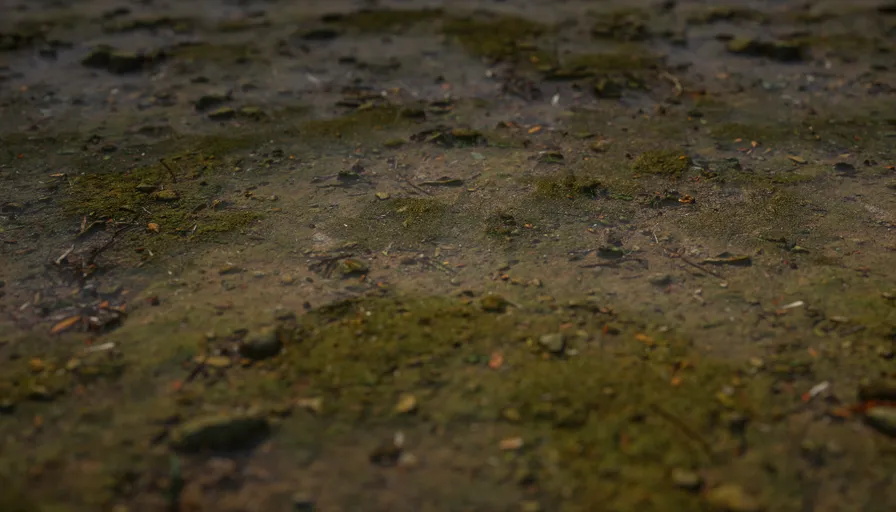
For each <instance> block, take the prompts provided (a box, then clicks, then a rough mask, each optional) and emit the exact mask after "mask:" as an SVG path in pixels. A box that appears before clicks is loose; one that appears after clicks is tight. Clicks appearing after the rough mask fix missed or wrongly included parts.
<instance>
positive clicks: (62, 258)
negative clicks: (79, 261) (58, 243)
mask: <svg viewBox="0 0 896 512" xmlns="http://www.w3.org/2000/svg"><path fill="white" fill-rule="evenodd" d="M74 250H75V246H74V245H73V246H71V247H69V248H68V250H67V251H65V252H64V253H62V256H59V257H58V258H56V260H55V261H54V262H53V263H55V264H57V265H62V262H63V261H65V258H67V257H68V255H69V254H71V253H72V251H74Z"/></svg>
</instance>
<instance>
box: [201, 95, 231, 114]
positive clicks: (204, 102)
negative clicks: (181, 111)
mask: <svg viewBox="0 0 896 512" xmlns="http://www.w3.org/2000/svg"><path fill="white" fill-rule="evenodd" d="M229 100H230V93H212V94H205V95H203V96H200V97H199V99H198V100H196V103H195V104H194V106H195V107H196V110H198V111H200V112H204V111H206V110H208V109H210V108H214V107H217V106H220V105H221V104H222V103H224V102H226V101H229Z"/></svg>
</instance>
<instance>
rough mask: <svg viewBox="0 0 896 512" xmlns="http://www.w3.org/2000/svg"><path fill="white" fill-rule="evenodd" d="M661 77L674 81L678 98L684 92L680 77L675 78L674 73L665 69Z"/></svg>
mask: <svg viewBox="0 0 896 512" xmlns="http://www.w3.org/2000/svg"><path fill="white" fill-rule="evenodd" d="M660 77H661V78H665V79H666V80H669V81H670V82H672V85H674V86H675V97H676V98H678V97H679V96H681V94H682V92H684V89H683V88H682V87H681V82H680V81H679V80H678V78H675V75H673V74H672V73H669V72H668V71H663V72H662V73H660Z"/></svg>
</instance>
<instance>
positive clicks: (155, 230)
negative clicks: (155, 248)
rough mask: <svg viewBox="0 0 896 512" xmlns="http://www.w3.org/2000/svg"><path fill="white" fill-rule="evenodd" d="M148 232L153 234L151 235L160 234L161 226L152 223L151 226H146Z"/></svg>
mask: <svg viewBox="0 0 896 512" xmlns="http://www.w3.org/2000/svg"><path fill="white" fill-rule="evenodd" d="M146 230H147V231H149V232H151V233H158V232H159V225H158V224H156V223H155V222H150V223H149V224H147V225H146Z"/></svg>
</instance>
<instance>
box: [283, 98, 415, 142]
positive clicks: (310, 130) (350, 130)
mask: <svg viewBox="0 0 896 512" xmlns="http://www.w3.org/2000/svg"><path fill="white" fill-rule="evenodd" d="M403 113H404V110H403V109H401V108H399V107H397V106H393V105H381V106H371V107H370V108H363V109H358V110H355V111H353V112H351V113H349V114H346V115H344V116H341V117H334V118H329V119H310V120H307V121H305V122H303V123H301V124H299V127H298V129H299V133H300V134H301V135H302V136H304V137H310V138H327V139H340V138H349V137H358V136H364V135H369V134H370V133H371V132H376V131H383V130H384V129H385V128H393V127H397V126H402V125H410V124H412V123H413V122H414V121H413V119H409V118H407V117H405V116H404V115H403Z"/></svg>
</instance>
